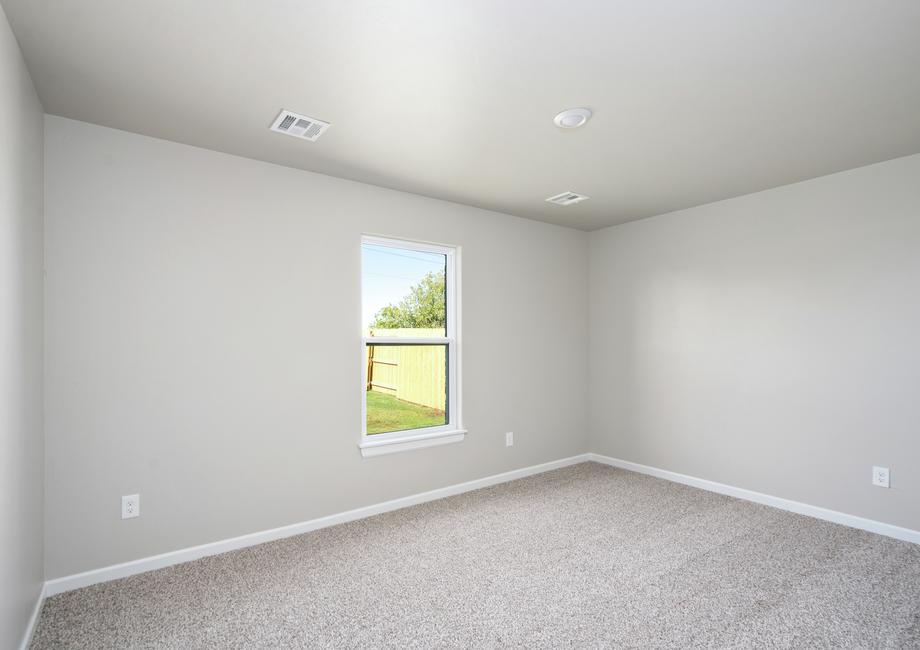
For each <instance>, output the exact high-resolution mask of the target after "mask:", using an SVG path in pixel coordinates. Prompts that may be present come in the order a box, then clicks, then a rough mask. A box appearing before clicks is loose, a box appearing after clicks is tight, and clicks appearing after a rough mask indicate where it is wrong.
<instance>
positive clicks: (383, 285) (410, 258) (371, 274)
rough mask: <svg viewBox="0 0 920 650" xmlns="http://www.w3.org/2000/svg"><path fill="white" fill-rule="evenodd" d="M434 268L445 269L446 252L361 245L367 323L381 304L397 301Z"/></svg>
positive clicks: (362, 308)
mask: <svg viewBox="0 0 920 650" xmlns="http://www.w3.org/2000/svg"><path fill="white" fill-rule="evenodd" d="M430 271H440V272H443V271H444V255H443V254H441V253H424V252H421V251H411V250H405V249H402V248H390V247H389V246H376V245H373V244H364V245H362V246H361V282H362V293H361V295H362V305H361V320H362V323H363V325H364V327H367V326H368V324H369V323H370V322H371V320H372V319H373V317H374V314H376V313H377V312H378V311H379V310H380V308H382V307H386V306H387V305H389V304H390V303H393V304H397V303H399V301H400V300H402V299H403V297H405V295H406V294H407V293H409V289H410V287H412V286H413V285H415V284H418V283H419V281H420V280H421V279H422V278H423V277H425V276H426V275H427V274H428V273H429V272H430Z"/></svg>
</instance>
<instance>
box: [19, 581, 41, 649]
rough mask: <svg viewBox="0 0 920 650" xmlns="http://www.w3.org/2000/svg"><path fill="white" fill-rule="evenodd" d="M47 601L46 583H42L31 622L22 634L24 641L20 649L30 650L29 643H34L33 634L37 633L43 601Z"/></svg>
mask: <svg viewBox="0 0 920 650" xmlns="http://www.w3.org/2000/svg"><path fill="white" fill-rule="evenodd" d="M44 602H45V585H42V588H41V591H39V592H38V599H37V600H36V601H35V607H33V608H32V615H31V616H30V617H29V623H28V625H26V631H25V634H23V635H22V643H21V644H19V650H28V648H29V644H30V643H32V635H33V634H35V625H36V623H38V615H39V614H40V613H41V611H42V603H44Z"/></svg>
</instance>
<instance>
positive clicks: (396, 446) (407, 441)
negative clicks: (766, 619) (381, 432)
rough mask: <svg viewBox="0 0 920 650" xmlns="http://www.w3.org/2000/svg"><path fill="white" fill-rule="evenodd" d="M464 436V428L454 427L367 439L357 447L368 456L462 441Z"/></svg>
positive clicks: (363, 454)
mask: <svg viewBox="0 0 920 650" xmlns="http://www.w3.org/2000/svg"><path fill="white" fill-rule="evenodd" d="M465 437H466V429H454V430H453V431H438V432H437V433H422V434H416V435H407V436H402V437H399V438H388V439H385V440H373V439H367V440H364V441H363V442H360V443H359V444H358V447H359V448H360V449H361V455H362V456H363V457H364V458H370V457H371V456H382V455H384V454H394V453H396V452H398V451H411V450H413V449H423V448H425V447H434V446H436V445H448V444H450V443H452V442H463V439H464V438H465Z"/></svg>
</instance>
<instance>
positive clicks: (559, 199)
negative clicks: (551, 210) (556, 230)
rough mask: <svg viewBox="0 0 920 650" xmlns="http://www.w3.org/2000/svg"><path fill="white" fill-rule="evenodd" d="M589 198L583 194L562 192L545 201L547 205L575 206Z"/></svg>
mask: <svg viewBox="0 0 920 650" xmlns="http://www.w3.org/2000/svg"><path fill="white" fill-rule="evenodd" d="M589 198H591V197H589V196H585V195H584V194H575V192H563V193H562V194H557V195H556V196H551V197H549V198H548V199H546V202H547V203H555V204H556V205H575V204H576V203H581V202H582V201H587V200H588V199H589Z"/></svg>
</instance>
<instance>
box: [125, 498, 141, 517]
mask: <svg viewBox="0 0 920 650" xmlns="http://www.w3.org/2000/svg"><path fill="white" fill-rule="evenodd" d="M140 516H141V495H139V494H127V495H125V496H123V497H122V498H121V518H122V519H133V518H134V517H140Z"/></svg>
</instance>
